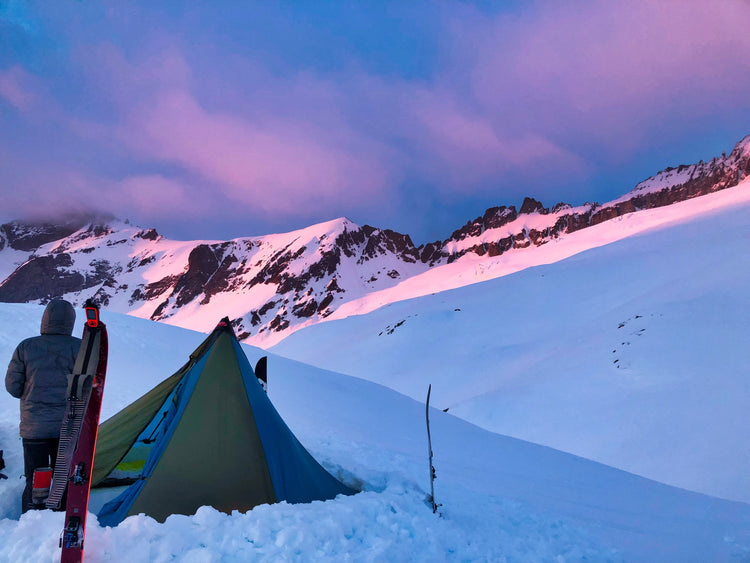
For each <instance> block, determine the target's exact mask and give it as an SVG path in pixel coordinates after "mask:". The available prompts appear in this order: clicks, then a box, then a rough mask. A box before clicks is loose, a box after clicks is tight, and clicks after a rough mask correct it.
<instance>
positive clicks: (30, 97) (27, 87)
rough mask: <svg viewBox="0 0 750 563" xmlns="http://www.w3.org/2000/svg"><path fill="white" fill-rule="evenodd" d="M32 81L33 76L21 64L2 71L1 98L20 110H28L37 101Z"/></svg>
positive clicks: (0, 82) (0, 80) (0, 77)
mask: <svg viewBox="0 0 750 563" xmlns="http://www.w3.org/2000/svg"><path fill="white" fill-rule="evenodd" d="M31 82H32V77H31V76H30V75H29V74H28V73H27V72H26V71H25V70H24V69H23V68H21V67H20V66H14V67H11V68H9V69H8V70H6V71H4V72H0V98H2V99H3V100H5V101H6V102H8V103H9V104H10V105H12V106H13V107H15V108H16V109H18V110H21V111H25V110H28V109H29V108H30V107H31V106H32V104H33V103H34V102H35V101H36V95H35V94H34V93H33V91H32V88H31V84H30V83H31Z"/></svg>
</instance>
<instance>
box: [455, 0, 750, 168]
mask: <svg viewBox="0 0 750 563" xmlns="http://www.w3.org/2000/svg"><path fill="white" fill-rule="evenodd" d="M748 26H750V5H749V4H748V3H747V2H744V1H737V0H729V1H727V2H719V3H717V2H705V1H695V0H680V1H679V2H677V1H674V2H672V1H663V2H646V1H643V2H633V3H631V4H629V5H628V7H627V8H626V9H624V8H623V6H622V5H620V4H617V3H613V2H573V3H565V4H559V3H557V4H556V3H549V4H547V3H541V4H538V5H536V8H535V9H531V10H528V11H525V12H524V13H522V14H520V15H514V16H513V17H511V16H507V15H502V16H497V17H491V18H488V17H486V16H485V15H483V14H476V13H474V14H472V15H471V16H464V17H462V18H460V19H458V20H457V21H454V23H453V26H452V28H453V30H454V37H455V38H456V40H457V43H458V44H461V45H463V50H462V53H463V55H464V56H466V58H467V59H470V60H471V61H472V62H471V63H470V64H471V68H472V71H471V81H472V88H473V92H474V95H475V96H476V98H477V99H478V100H479V101H480V102H481V104H482V106H483V107H484V108H485V109H486V110H487V111H488V112H491V113H494V114H496V115H497V116H498V118H500V117H501V116H502V118H504V119H505V120H506V122H507V127H508V128H515V129H521V128H524V127H527V128H529V129H532V128H534V129H537V130H538V129H541V128H544V129H546V131H547V132H548V133H549V135H550V136H551V137H552V138H556V139H560V138H563V137H564V136H568V137H569V138H576V139H579V140H583V141H584V142H588V143H590V144H599V143H602V142H604V145H600V149H604V150H608V151H610V153H611V156H613V157H615V158H617V155H618V153H619V152H620V151H621V150H622V149H626V150H630V149H632V148H633V146H634V144H636V143H638V142H641V141H643V140H644V138H645V137H646V136H647V135H648V134H650V133H653V132H654V128H655V127H659V125H660V124H662V123H668V122H670V123H673V122H674V120H675V119H677V118H680V117H681V118H682V119H684V120H690V119H694V118H701V117H704V116H706V115H711V114H715V113H716V112H717V111H718V110H719V108H720V107H721V105H722V104H732V103H734V104H736V103H738V102H739V101H741V100H742V99H746V95H747V94H746V93H747V90H748V87H750V59H749V58H748V57H747V56H746V53H748V52H750V35H748V33H747V29H748ZM662 134H663V132H662ZM579 142H580V141H579Z"/></svg>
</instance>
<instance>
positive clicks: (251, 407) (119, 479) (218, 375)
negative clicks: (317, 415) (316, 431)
mask: <svg viewBox="0 0 750 563" xmlns="http://www.w3.org/2000/svg"><path fill="white" fill-rule="evenodd" d="M258 367H259V368H260V369H259V371H262V372H263V373H262V376H263V377H264V378H265V373H266V366H265V359H262V363H261V362H259V365H258ZM263 383H265V381H264V382H263ZM94 459H95V463H94V468H93V473H92V488H93V489H94V490H93V491H92V493H93V494H103V495H106V496H108V497H114V498H112V499H111V500H110V501H109V502H107V503H106V504H105V505H104V506H103V508H102V509H101V510H100V511H99V514H98V517H99V522H100V523H101V524H102V525H108V526H116V525H117V524H119V523H120V522H121V521H122V520H123V519H124V518H126V517H127V516H131V515H134V514H140V513H144V514H147V515H148V516H151V517H153V518H154V519H156V520H158V521H161V522H163V521H164V520H165V519H166V518H167V517H168V516H170V515H171V514H186V515H190V514H194V513H195V511H196V510H197V509H198V508H199V507H201V506H204V505H208V506H213V507H214V508H216V509H217V510H221V511H223V512H226V513H231V512H232V511H233V510H240V511H247V510H250V509H251V508H253V507H254V506H257V505H259V504H270V503H274V502H281V501H286V502H289V503H300V502H311V501H313V500H327V499H332V498H334V497H336V496H337V495H339V494H346V495H350V494H354V493H355V492H356V491H355V490H353V489H351V488H349V487H347V486H346V485H344V484H343V483H341V482H340V481H338V480H337V479H336V478H334V477H333V476H332V475H331V474H329V473H328V472H327V471H326V470H325V469H324V468H323V467H322V466H321V465H320V464H319V463H318V462H317V461H316V460H315V459H314V458H313V457H312V456H311V455H310V454H309V453H308V452H307V450H306V449H305V448H304V447H303V446H302V444H301V443H300V442H299V440H297V438H296V437H295V436H294V434H293V433H292V432H291V430H290V429H289V427H288V426H287V425H286V423H285V422H284V421H283V419H282V418H281V416H280V415H279V413H278V411H276V409H275V408H274V406H273V405H272V403H271V401H270V400H269V398H268V396H267V394H266V392H265V391H264V386H263V385H262V383H261V382H260V381H259V379H258V378H257V377H256V373H255V371H254V370H253V368H252V367H251V365H250V363H249V361H248V359H247V357H246V356H245V353H244V352H243V350H242V347H241V346H240V344H239V342H238V341H237V338H236V336H235V334H234V331H233V330H232V327H231V324H230V322H229V319H228V318H224V319H222V321H221V322H220V323H219V324H218V325H217V326H216V328H215V329H214V331H213V332H212V333H211V334H210V335H209V336H208V337H207V338H206V339H205V340H204V341H203V342H202V343H201V344H200V345H199V346H198V348H196V349H195V351H194V352H193V353H192V354H191V355H190V358H189V360H188V361H187V362H186V363H185V365H184V366H182V367H181V368H180V369H179V370H178V371H177V372H176V373H174V374H173V375H172V376H170V377H169V378H167V379H165V380H164V381H162V382H161V383H160V384H158V385H157V386H156V387H154V388H153V389H151V390H150V391H149V392H147V393H146V394H145V395H143V396H142V397H140V398H139V399H137V400H136V401H135V402H133V403H131V404H130V405H128V406H127V407H125V408H124V409H123V410H121V411H120V412H118V413H117V414H115V415H114V416H112V417H111V418H110V419H108V420H107V421H105V422H104V423H103V424H102V425H101V427H100V430H99V438H98V440H97V444H96V455H95V458H94ZM111 487H117V488H116V489H115V488H111Z"/></svg>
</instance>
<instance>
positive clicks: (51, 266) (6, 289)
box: [0, 254, 86, 303]
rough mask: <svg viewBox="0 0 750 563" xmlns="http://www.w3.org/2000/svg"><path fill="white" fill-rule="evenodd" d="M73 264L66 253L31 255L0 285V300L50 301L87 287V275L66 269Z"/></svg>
mask: <svg viewBox="0 0 750 563" xmlns="http://www.w3.org/2000/svg"><path fill="white" fill-rule="evenodd" d="M72 265H73V261H72V260H71V258H70V256H69V255H67V254H57V255H55V256H52V255H47V256H39V257H37V258H32V259H31V260H29V261H28V262H26V263H25V264H24V265H23V266H21V267H20V268H18V269H17V270H16V271H15V272H13V273H12V274H11V275H10V277H8V279H6V280H5V281H4V282H3V283H2V285H0V301H2V302H4V303H26V302H29V301H36V300H38V299H41V300H49V299H54V298H55V297H60V296H61V295H63V294H65V293H68V292H71V291H80V290H82V289H85V288H86V278H85V277H84V276H83V275H82V274H80V273H78V272H67V271H65V270H64V268H68V267H70V266H72Z"/></svg>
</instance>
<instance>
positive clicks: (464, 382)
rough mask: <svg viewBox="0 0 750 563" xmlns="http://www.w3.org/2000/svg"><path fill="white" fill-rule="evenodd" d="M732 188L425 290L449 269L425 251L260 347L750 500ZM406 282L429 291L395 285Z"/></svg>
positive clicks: (738, 203) (741, 231) (742, 279)
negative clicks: (401, 271) (366, 292)
mask: <svg viewBox="0 0 750 563" xmlns="http://www.w3.org/2000/svg"><path fill="white" fill-rule="evenodd" d="M748 188H750V184H749V183H748V182H747V181H745V182H743V184H741V185H740V186H738V187H737V188H732V189H729V190H725V191H722V192H717V193H715V194H712V195H709V196H704V197H701V198H696V199H694V200H690V201H686V202H683V203H680V204H675V205H672V206H669V207H665V208H660V209H654V210H649V211H643V212H640V213H636V214H630V215H626V216H623V217H621V218H618V219H616V220H614V221H610V222H608V223H605V224H601V225H597V226H596V227H591V228H589V229H585V230H584V231H579V232H576V233H573V234H572V235H570V236H569V237H566V238H565V239H564V240H560V241H559V242H558V243H554V242H553V243H549V244H547V245H544V246H542V247H540V248H539V249H537V250H536V251H534V252H533V253H532V252H528V253H523V252H519V253H516V254H514V255H511V256H508V257H500V258H499V259H498V260H497V261H495V262H494V263H490V264H487V263H485V262H482V263H479V262H477V264H476V266H475V267H476V274H475V276H474V277H475V279H483V278H484V279H486V278H490V277H494V276H495V275H498V276H499V275H503V277H498V278H497V279H494V280H490V281H486V282H484V283H473V284H471V285H468V284H470V283H471V281H472V280H471V278H472V272H471V270H467V269H466V268H463V269H462V268H461V265H460V264H458V265H456V264H451V265H450V266H445V267H441V268H443V269H444V270H447V269H449V268H455V270H453V271H454V272H455V276H461V275H463V276H466V279H465V282H466V284H467V285H466V287H463V288H459V289H455V290H452V291H443V292H440V290H441V288H442V287H445V286H444V285H441V284H442V283H445V284H446V285H448V286H450V284H453V283H455V280H454V279H448V281H445V278H442V277H439V272H438V270H439V269H440V268H438V269H436V271H435V273H434V274H433V273H432V272H430V275H424V276H421V278H422V280H423V281H424V285H423V286H420V285H419V280H418V279H412V280H408V281H407V282H405V283H403V284H401V286H397V287H395V288H393V289H392V290H391V294H389V295H384V292H382V293H381V296H382V301H381V300H379V299H375V298H374V297H371V298H370V300H367V301H365V300H363V301H362V302H361V308H360V309H359V310H357V309H354V308H353V304H347V305H345V306H344V307H342V309H340V310H339V312H338V313H336V314H335V315H333V316H341V315H345V314H352V313H355V312H362V313H368V314H364V315H358V316H350V317H349V318H346V319H343V320H336V321H331V322H325V323H321V324H319V325H316V326H313V327H309V328H306V329H303V330H301V331H299V332H297V333H295V334H292V335H290V336H289V337H288V338H287V339H285V340H284V341H282V342H281V343H280V344H278V345H277V346H275V347H273V348H272V350H273V351H274V352H276V353H279V354H282V355H285V356H288V357H293V358H295V359H298V360H300V361H304V362H307V363H310V364H313V365H317V366H319V367H323V368H327V369H331V370H334V371H337V372H341V373H346V374H349V375H353V376H357V377H362V378H365V379H368V380H371V381H374V382H377V383H380V384H383V385H386V386H388V387H390V388H393V389H395V390H397V391H400V392H402V393H405V394H406V395H408V396H411V397H413V398H415V399H421V398H422V397H423V395H424V390H425V389H426V387H427V384H428V383H432V384H433V401H434V404H435V405H436V406H439V407H440V408H446V407H449V408H450V411H449V412H450V413H452V414H455V415H456V416H460V417H462V418H464V419H466V420H469V421H471V422H473V423H475V424H477V425H479V426H481V427H483V428H486V429H488V430H491V431H495V432H499V433H501V434H506V435H511V436H515V437H518V438H522V439H525V440H529V441H532V442H535V443H540V444H544V445H548V446H551V447H554V448H557V449H560V450H563V451H567V452H571V453H574V454H577V455H581V456H583V457H586V458H589V459H593V460H597V461H600V462H603V463H606V464H608V465H611V466H615V467H618V468H621V469H625V470H628V471H631V472H633V473H637V474H639V475H643V476H646V477H649V478H652V479H655V480H658V481H661V482H665V483H669V484H672V485H675V486H679V487H683V488H686V489H690V490H695V491H700V492H703V493H707V494H712V495H715V496H720V497H723V498H727V499H732V500H738V501H743V502H750V481H748V479H747V470H748V467H750V443H749V442H748V440H747V436H748V433H749V431H750V425H749V423H748V417H747V413H748V412H750V388H748V385H747V366H748V365H750V348H748V345H747V343H748V341H750V325H749V324H748V317H749V315H750V294H749V293H748V291H747V288H748V287H750V254H749V253H748V247H749V245H750V219H749V217H750V189H748ZM585 248H591V249H590V250H587V251H585V252H580V253H578V254H575V255H572V256H570V257H569V258H567V259H565V260H559V259H560V258H561V257H563V256H565V255H566V254H573V252H575V251H577V250H583V249H585ZM545 253H546V254H545ZM532 255H534V256H532ZM538 256H542V258H541V259H540V258H538ZM527 257H528V258H527ZM532 257H533V258H534V259H535V260H539V261H540V262H541V263H544V262H545V261H549V262H550V264H547V265H541V266H537V267H528V266H529V265H530V264H529V263H528V262H525V261H526V260H527V259H531V258H532ZM545 257H546V258H545ZM432 275H434V276H435V277H432ZM412 289H413V290H414V292H415V293H416V292H421V293H422V294H427V295H425V296H423V297H418V298H415V299H411V300H408V301H397V298H396V297H395V296H394V295H393V293H395V292H398V291H399V290H401V293H400V294H399V296H398V298H404V297H407V296H409V295H410V294H411V293H410V292H411V290H412ZM431 292H436V293H435V294H433V295H430V294H429V293H431ZM380 304H385V305H386V306H383V307H381V308H378V309H376V306H378V305H380ZM350 307H351V308H350Z"/></svg>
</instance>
